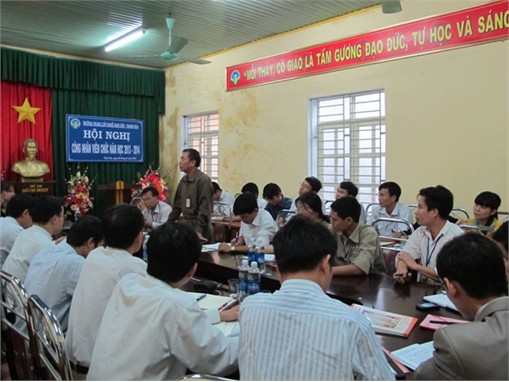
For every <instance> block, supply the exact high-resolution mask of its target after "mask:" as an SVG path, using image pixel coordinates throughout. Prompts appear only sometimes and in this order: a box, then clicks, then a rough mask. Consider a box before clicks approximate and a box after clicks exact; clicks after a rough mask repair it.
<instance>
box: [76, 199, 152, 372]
mask: <svg viewBox="0 0 509 382" xmlns="http://www.w3.org/2000/svg"><path fill="white" fill-rule="evenodd" d="M101 222H102V228H103V233H104V247H98V248H96V249H94V250H93V251H92V252H90V254H89V255H88V257H87V260H86V261H85V263H84V264H83V268H82V269H81V274H80V277H79V279H78V284H77V285H76V289H75V291H74V296H73V298H72V303H71V311H70V313H69V327H68V329H67V335H66V345H67V353H68V354H69V360H70V361H71V369H72V370H73V379H83V378H84V377H85V376H86V374H87V372H88V367H89V366H90V359H91V358H92V350H93V348H94V344H95V339H96V337H97V331H98V329H99V324H100V323H101V319H102V316H103V313H104V309H106V304H107V303H108V301H109V299H110V297H111V291H112V290H113V288H114V287H115V285H117V283H118V281H119V280H120V279H121V278H122V276H124V275H126V274H128V273H136V274H140V275H145V274H146V273H147V265H146V264H145V262H144V261H143V260H141V259H139V258H137V257H134V256H133V254H134V253H135V252H138V251H139V250H140V248H141V245H142V243H143V224H144V220H143V215H142V214H141V211H140V210H139V209H138V208H137V207H134V206H130V205H128V204H117V205H115V206H113V207H110V208H108V209H107V210H106V211H104V214H103V216H102V219H101Z"/></svg>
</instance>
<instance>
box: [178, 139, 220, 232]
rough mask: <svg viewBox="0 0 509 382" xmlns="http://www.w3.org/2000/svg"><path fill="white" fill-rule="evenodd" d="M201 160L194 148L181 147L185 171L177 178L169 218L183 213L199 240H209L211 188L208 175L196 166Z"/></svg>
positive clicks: (183, 169)
mask: <svg viewBox="0 0 509 382" xmlns="http://www.w3.org/2000/svg"><path fill="white" fill-rule="evenodd" d="M200 164H201V156H200V153H199V152H198V151H197V150H195V149H191V148H188V149H184V150H182V155H181V156H180V161H179V168H180V171H182V172H184V173H185V175H184V176H183V177H182V179H180V182H179V185H178V187H177V192H176V193H175V199H174V202H173V210H172V211H171V213H170V216H169V217H168V220H169V221H175V220H177V219H178V218H179V216H180V215H181V214H182V219H183V220H184V221H187V222H189V223H190V225H191V226H192V227H193V228H194V230H195V231H196V233H197V234H198V237H199V238H200V240H201V241H211V240H212V222H211V219H210V215H211V213H212V207H213V201H212V195H213V194H214V191H213V188H212V182H211V180H210V178H209V177H208V175H207V174H205V173H203V172H202V171H201V170H200V169H199V167H200Z"/></svg>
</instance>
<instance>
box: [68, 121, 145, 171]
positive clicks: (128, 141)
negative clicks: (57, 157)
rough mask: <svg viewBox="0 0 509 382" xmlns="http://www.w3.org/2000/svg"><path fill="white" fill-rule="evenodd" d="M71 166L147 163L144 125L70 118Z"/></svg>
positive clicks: (69, 143)
mask: <svg viewBox="0 0 509 382" xmlns="http://www.w3.org/2000/svg"><path fill="white" fill-rule="evenodd" d="M65 125H66V153H67V155H66V156H67V162H143V161H144V155H143V121H142V120H139V119H124V118H108V117H92V116H88V115H73V114H67V115H66V123H65Z"/></svg>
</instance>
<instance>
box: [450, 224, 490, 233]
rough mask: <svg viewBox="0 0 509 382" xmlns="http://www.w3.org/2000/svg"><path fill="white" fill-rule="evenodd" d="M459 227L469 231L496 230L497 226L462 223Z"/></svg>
mask: <svg viewBox="0 0 509 382" xmlns="http://www.w3.org/2000/svg"><path fill="white" fill-rule="evenodd" d="M459 227H460V228H461V229H462V230H464V231H465V232H468V231H479V232H495V228H493V227H489V226H484V225H470V224H460V226H459Z"/></svg>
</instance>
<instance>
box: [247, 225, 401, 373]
mask: <svg viewBox="0 0 509 382" xmlns="http://www.w3.org/2000/svg"><path fill="white" fill-rule="evenodd" d="M273 245H274V252H275V255H276V262H277V266H278V270H279V276H280V280H281V283H282V285H281V289H280V290H278V291H276V292H275V293H274V294H266V293H259V294H256V295H253V296H249V297H248V298H246V299H245V300H244V301H243V302H242V305H241V309H240V319H239V320H240V330H241V331H240V342H239V372H240V378H241V380H280V381H281V380H315V381H318V380H353V379H357V380H391V379H394V375H393V373H392V372H391V369H390V367H389V365H388V363H387V361H386V358H385V356H384V353H383V351H382V348H381V347H380V345H379V343H378V341H377V339H376V336H375V333H374V332H373V329H372V328H371V325H370V323H369V322H368V320H367V319H366V318H365V317H364V316H362V315H361V314H360V313H358V312H355V311H354V310H353V309H351V308H350V307H349V306H347V305H345V304H343V303H342V302H340V301H339V300H334V299H332V298H330V297H328V296H327V295H326V294H325V292H326V291H327V289H328V288H329V285H330V282H331V278H332V270H331V257H332V256H333V255H334V254H335V253H336V249H337V244H336V240H335V239H334V237H333V235H332V233H331V232H330V231H329V230H327V228H325V227H324V226H323V225H321V224H319V223H313V222H311V221H309V220H306V219H303V218H300V217H298V216H297V217H294V218H293V219H291V220H290V221H289V222H288V223H287V224H286V225H285V226H284V227H283V228H281V230H280V231H279V232H278V233H277V234H276V236H274V239H273Z"/></svg>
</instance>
